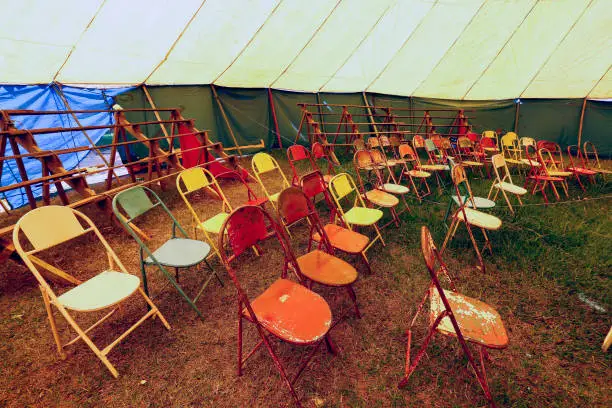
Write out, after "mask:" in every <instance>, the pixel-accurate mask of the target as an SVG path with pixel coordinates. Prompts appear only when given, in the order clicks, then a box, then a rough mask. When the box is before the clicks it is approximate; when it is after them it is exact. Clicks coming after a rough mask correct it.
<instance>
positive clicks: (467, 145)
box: [457, 136, 472, 149]
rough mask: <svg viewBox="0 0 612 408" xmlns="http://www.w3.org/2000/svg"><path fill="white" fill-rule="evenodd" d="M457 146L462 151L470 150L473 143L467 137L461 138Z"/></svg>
mask: <svg viewBox="0 0 612 408" xmlns="http://www.w3.org/2000/svg"><path fill="white" fill-rule="evenodd" d="M457 145H458V146H459V147H460V148H462V149H470V148H471V147H472V141H471V140H470V139H468V138H467V137H465V136H459V138H458V139H457Z"/></svg>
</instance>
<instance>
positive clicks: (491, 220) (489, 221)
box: [441, 165, 502, 272]
mask: <svg viewBox="0 0 612 408" xmlns="http://www.w3.org/2000/svg"><path fill="white" fill-rule="evenodd" d="M452 178H453V184H454V185H455V192H456V196H457V197H461V198H463V197H465V199H464V200H459V201H458V203H457V204H458V205H459V208H458V209H457V210H456V211H455V212H454V213H453V215H452V222H451V225H450V227H449V228H448V232H447V233H446V238H444V244H443V245H442V250H441V252H444V249H446V246H447V244H449V243H450V241H452V240H453V238H454V237H455V234H456V232H457V229H458V228H459V224H460V223H463V224H465V228H466V229H467V231H468V234H469V235H470V240H471V241H472V245H473V246H474V250H475V251H476V256H477V257H478V261H479V262H480V268H481V270H482V271H483V272H484V271H485V265H484V260H483V259H482V255H481V250H480V249H479V248H478V243H477V242H476V239H475V238H474V234H473V233H472V226H474V227H477V228H480V230H481V231H482V235H483V236H484V239H485V243H484V245H483V247H482V249H483V250H484V249H485V248H488V249H489V253H491V255H492V254H493V249H492V247H491V241H489V236H488V235H487V231H496V230H498V229H499V228H500V227H501V225H502V222H501V220H500V219H499V218H497V217H496V216H494V215H491V214H487V213H484V212H481V211H478V210H476V208H477V206H476V202H475V200H474V196H473V195H472V189H471V188H470V184H469V183H468V179H467V176H466V174H465V170H464V168H463V167H462V166H461V165H457V166H455V167H453V171H452Z"/></svg>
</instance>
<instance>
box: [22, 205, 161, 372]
mask: <svg viewBox="0 0 612 408" xmlns="http://www.w3.org/2000/svg"><path fill="white" fill-rule="evenodd" d="M21 232H22V233H23V235H25V238H26V241H27V243H28V246H29V247H31V248H32V249H27V250H26V249H24V247H23V246H22V244H21V239H20V233H21ZM90 232H92V233H93V234H94V235H95V236H96V237H97V238H98V240H99V241H100V242H101V243H102V246H103V247H104V250H105V252H106V255H107V257H108V269H106V270H104V271H102V272H100V273H98V274H97V275H96V276H94V277H92V278H90V279H88V280H86V281H85V282H81V281H80V280H78V279H76V278H75V277H73V276H72V275H69V274H67V275H66V276H67V277H69V280H70V281H71V282H73V283H74V285H75V286H74V287H73V288H71V289H69V290H68V291H66V292H64V293H62V294H61V295H57V294H56V293H55V291H54V290H53V289H52V288H51V286H50V285H49V283H48V282H47V281H46V280H45V278H44V277H43V275H42V274H41V273H40V272H39V271H38V269H37V268H36V266H35V263H34V261H33V258H34V255H35V254H36V256H38V254H39V253H41V252H42V251H45V250H48V249H50V248H53V247H56V246H58V245H61V244H63V243H66V242H68V241H71V240H72V239H74V238H77V237H80V236H83V235H85V234H88V233H90ZM13 243H14V245H15V250H16V251H17V253H18V254H19V256H20V257H21V259H22V260H23V262H24V263H25V264H26V266H27V267H28V268H29V269H30V271H31V272H32V274H33V275H34V277H35V278H36V280H37V281H38V287H39V289H40V291H41V293H42V297H43V302H44V304H45V309H46V310H47V317H48V319H49V324H50V325H51V332H52V333H53V339H54V340H55V344H56V346H57V352H58V353H59V355H60V356H61V357H62V358H65V356H66V355H65V353H64V349H65V348H66V347H67V346H70V345H72V344H74V343H76V342H77V341H79V340H83V341H84V342H85V344H87V346H89V348H90V349H91V350H92V351H93V352H94V354H95V355H96V356H97V357H98V358H99V359H100V360H101V361H102V363H104V365H105V366H106V368H107V369H108V370H109V371H110V372H111V374H112V375H113V376H114V377H115V378H117V377H118V376H119V373H118V372H117V370H116V369H115V367H114V366H113V364H111V362H110V361H109V360H108V358H107V355H108V354H109V353H110V352H111V350H112V349H113V348H114V347H115V346H116V345H117V344H119V343H120V342H121V341H122V340H123V339H125V337H127V335H128V334H130V333H131V332H132V331H133V330H135V329H136V328H137V327H138V326H140V325H141V324H142V323H144V321H145V320H147V319H148V318H150V317H159V320H160V321H161V323H162V324H163V325H164V327H166V329H168V330H170V325H169V324H168V322H167V321H166V319H165V318H164V316H163V315H162V314H161V312H160V311H159V309H157V306H155V304H154V303H153V302H152V301H151V299H149V297H148V296H147V295H146V294H145V293H144V291H143V290H142V289H141V288H140V279H139V278H138V277H137V276H134V275H132V274H130V273H128V271H127V270H126V269H125V267H124V266H123V264H122V263H121V260H119V258H118V257H117V255H116V254H115V252H114V251H113V249H112V248H111V247H110V245H109V244H108V242H106V240H105V239H104V237H103V236H102V234H100V231H99V230H98V228H96V226H95V225H94V223H93V222H92V221H91V220H90V219H89V218H87V217H86V216H85V215H84V214H83V213H81V212H79V211H77V210H74V209H72V208H69V207H63V206H55V205H51V206H46V207H40V208H37V209H35V210H32V211H30V212H29V213H27V214H25V215H24V216H23V217H21V219H20V220H19V221H17V224H15V229H14V230H13ZM75 256H76V254H75ZM81 256H83V254H81ZM39 262H40V261H37V263H39ZM137 293H138V295H137V296H142V298H143V299H144V301H145V302H146V303H147V304H148V306H149V311H148V312H147V313H145V315H144V316H142V317H141V318H140V320H138V321H137V322H136V323H135V324H133V325H132V326H130V328H129V329H127V330H126V331H125V332H123V334H121V335H120V336H119V337H117V338H116V339H115V340H114V341H113V342H112V343H110V344H109V345H108V346H106V347H104V348H103V349H100V348H99V347H98V346H96V345H95V344H94V342H93V341H92V340H91V338H90V337H89V332H90V331H91V330H93V329H95V328H96V327H98V325H100V324H101V323H103V322H104V321H105V320H107V319H108V318H109V317H111V316H112V315H113V314H114V313H115V312H116V311H117V306H120V305H121V304H122V303H124V302H127V301H128V300H133V299H134V298H133V296H134V295H136V294H137ZM51 306H54V307H55V308H56V309H57V310H58V311H59V313H60V314H61V315H62V316H63V317H64V319H66V321H67V322H68V324H69V325H70V327H71V328H72V329H73V330H74V331H75V332H76V333H77V336H76V337H75V338H73V339H72V340H70V341H68V342H67V343H64V344H62V341H61V339H60V335H59V332H58V330H57V325H56V322H55V317H54V315H53V310H52V308H51ZM108 309H111V310H110V312H108V313H106V314H105V315H104V316H103V317H102V318H100V319H99V320H98V321H97V322H96V323H94V324H92V325H91V326H89V327H88V328H86V329H83V328H81V325H80V324H79V323H77V321H76V319H75V318H74V317H73V316H72V315H73V314H74V315H76V314H77V313H83V314H91V313H92V312H100V311H102V310H108Z"/></svg>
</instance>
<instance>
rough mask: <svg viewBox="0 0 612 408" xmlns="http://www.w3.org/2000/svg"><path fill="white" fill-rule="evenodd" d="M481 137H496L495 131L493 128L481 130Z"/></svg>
mask: <svg viewBox="0 0 612 408" xmlns="http://www.w3.org/2000/svg"><path fill="white" fill-rule="evenodd" d="M482 137H483V138H488V139H497V133H496V132H495V131H494V130H485V131H484V132H482Z"/></svg>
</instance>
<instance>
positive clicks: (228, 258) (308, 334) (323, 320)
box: [219, 205, 336, 407]
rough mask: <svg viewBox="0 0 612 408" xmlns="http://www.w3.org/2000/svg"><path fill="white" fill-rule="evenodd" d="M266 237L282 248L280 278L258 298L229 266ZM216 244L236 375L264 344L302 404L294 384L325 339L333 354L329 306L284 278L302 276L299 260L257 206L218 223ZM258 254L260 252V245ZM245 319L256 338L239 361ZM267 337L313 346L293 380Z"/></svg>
mask: <svg viewBox="0 0 612 408" xmlns="http://www.w3.org/2000/svg"><path fill="white" fill-rule="evenodd" d="M271 239H274V240H276V241H277V242H278V243H279V244H280V246H281V254H282V256H283V269H282V272H281V276H280V278H278V279H276V280H275V281H274V282H273V283H272V284H271V285H270V286H268V287H267V289H265V290H264V291H263V292H262V293H260V294H259V295H258V296H256V297H254V298H252V297H249V295H248V294H247V291H246V290H245V288H244V287H243V285H242V284H241V280H240V279H239V278H238V270H237V268H236V267H235V266H234V264H236V263H239V262H237V261H238V259H237V258H238V257H239V256H240V255H242V254H243V253H244V252H245V251H246V250H247V249H249V248H251V247H259V243H261V242H262V241H266V240H271ZM219 248H220V249H221V257H222V259H223V263H224V264H225V266H226V267H227V271H228V273H229V275H230V277H231V279H232V281H233V282H234V285H235V286H236V289H237V298H238V299H237V300H238V304H237V306H238V308H237V313H238V356H237V358H238V375H239V376H240V375H242V370H243V366H244V364H245V363H246V361H247V360H248V359H249V358H250V357H251V356H252V355H253V354H254V353H255V352H256V351H257V350H258V349H259V348H260V347H261V346H262V345H263V346H265V348H266V349H267V350H268V352H269V353H270V356H271V357H272V360H273V361H274V365H275V366H276V368H277V369H278V371H279V373H280V376H281V378H282V380H283V381H284V382H285V384H286V385H287V387H288V388H289V391H290V392H291V395H292V396H293V399H294V400H295V403H296V405H297V406H299V407H301V406H302V405H301V404H300V400H299V398H298V396H297V394H296V392H295V389H294V388H293V385H294V384H295V382H296V381H297V380H298V378H299V377H300V375H301V374H302V372H303V371H304V369H305V368H306V366H307V365H308V363H309V362H310V360H311V359H312V358H313V357H314V355H315V353H316V351H317V350H318V349H319V346H320V345H321V343H323V342H325V343H326V345H327V347H328V350H329V351H330V352H331V353H332V354H335V353H336V349H335V346H334V344H333V343H332V340H331V338H330V336H329V330H330V329H331V324H332V313H331V310H330V308H329V305H328V304H327V302H326V301H325V299H323V298H322V297H321V296H319V295H318V294H316V293H315V292H313V291H311V290H310V289H308V288H306V287H305V286H303V285H301V284H300V283H296V282H294V281H292V280H289V279H287V272H288V271H289V270H293V271H294V272H295V275H296V276H297V277H298V279H301V276H300V274H299V272H298V271H299V265H298V262H297V260H296V258H295V256H294V255H293V252H292V251H291V247H290V245H289V243H288V241H287V240H286V238H285V236H284V234H283V232H282V229H281V227H279V226H278V224H276V222H275V221H274V220H273V219H272V217H271V216H270V214H268V212H266V211H265V210H263V209H262V208H261V207H259V206H250V205H247V206H242V207H239V208H236V209H235V210H234V211H233V212H232V213H231V214H230V216H229V217H228V218H227V220H226V221H225V223H224V224H223V228H222V231H221V234H219ZM259 252H260V253H261V254H264V252H263V250H261V248H259ZM268 253H273V252H272V251H269V252H268ZM262 256H263V255H262ZM244 320H246V321H247V322H250V323H252V324H254V325H255V327H256V329H257V332H258V333H259V336H260V338H261V340H260V341H259V342H258V343H257V345H256V346H255V347H254V348H253V350H251V352H249V354H247V356H246V357H245V358H244V359H243V357H242V354H243V352H242V330H243V329H242V325H243V321H244ZM271 337H272V338H276V339H278V340H281V341H283V342H286V343H289V344H292V345H294V346H313V347H312V350H311V352H310V353H309V355H308V357H307V358H306V360H305V361H304V362H303V363H302V364H301V365H300V367H299V368H298V370H297V373H296V374H295V376H294V377H293V378H292V379H290V378H289V377H288V376H287V373H286V371H285V368H284V366H283V364H282V363H281V361H280V360H279V358H278V356H277V355H276V352H275V351H274V348H273V347H272V343H271V341H270V338H271Z"/></svg>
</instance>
